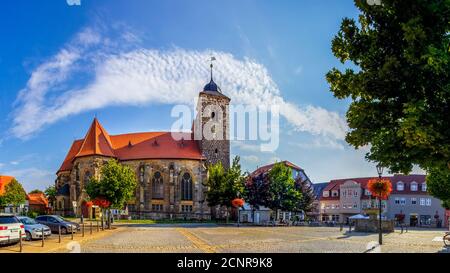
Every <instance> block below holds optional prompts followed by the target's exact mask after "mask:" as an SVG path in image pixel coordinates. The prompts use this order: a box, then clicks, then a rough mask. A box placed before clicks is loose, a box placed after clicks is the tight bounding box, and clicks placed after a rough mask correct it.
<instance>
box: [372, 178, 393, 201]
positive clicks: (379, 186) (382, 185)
mask: <svg viewBox="0 0 450 273" xmlns="http://www.w3.org/2000/svg"><path fill="white" fill-rule="evenodd" d="M367 187H368V189H369V191H370V192H371V193H372V195H373V196H375V197H377V198H381V199H383V200H386V199H388V197H389V195H390V194H391V191H392V184H391V181H390V180H389V179H381V180H380V179H378V178H374V179H370V180H369V183H368V185H367Z"/></svg>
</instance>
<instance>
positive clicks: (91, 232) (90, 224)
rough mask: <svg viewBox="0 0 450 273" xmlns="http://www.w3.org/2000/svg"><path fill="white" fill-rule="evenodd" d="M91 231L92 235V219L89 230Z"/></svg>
mask: <svg viewBox="0 0 450 273" xmlns="http://www.w3.org/2000/svg"><path fill="white" fill-rule="evenodd" d="M89 233H90V234H91V235H92V221H91V224H90V231H89Z"/></svg>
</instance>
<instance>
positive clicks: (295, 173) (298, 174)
mask: <svg viewBox="0 0 450 273" xmlns="http://www.w3.org/2000/svg"><path fill="white" fill-rule="evenodd" d="M280 163H282V164H284V165H285V166H286V167H288V168H290V169H291V170H292V178H294V179H295V180H297V179H299V180H301V181H302V182H306V184H307V185H309V187H313V183H312V182H311V180H310V179H309V177H308V176H307V175H306V173H305V170H303V169H302V168H300V167H299V166H297V165H295V164H294V163H292V162H290V161H287V160H285V161H281V162H280ZM275 164H276V163H273V164H269V165H265V166H262V167H258V168H257V169H256V170H255V171H254V172H252V173H251V174H250V177H257V176H260V175H264V174H267V173H269V172H270V170H272V168H273V167H274V166H275ZM256 212H258V213H259V214H260V215H261V216H260V217H259V218H258V219H262V218H264V219H265V218H267V216H270V214H272V218H273V215H274V214H275V213H274V212H273V213H272V211H271V210H270V209H268V208H266V207H264V206H260V208H259V209H258V210H256ZM268 212H270V213H268ZM294 214H297V215H298V216H299V217H301V218H302V219H303V218H304V217H305V215H303V214H298V213H293V212H290V211H279V217H280V219H283V220H287V219H291V218H292V217H293V216H294ZM263 215H264V216H263ZM249 219H252V218H249ZM256 220H257V218H256V216H255V221H256Z"/></svg>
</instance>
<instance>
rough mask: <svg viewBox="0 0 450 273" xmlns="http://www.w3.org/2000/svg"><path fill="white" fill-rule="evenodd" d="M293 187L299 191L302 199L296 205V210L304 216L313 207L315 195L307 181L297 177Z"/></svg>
mask: <svg viewBox="0 0 450 273" xmlns="http://www.w3.org/2000/svg"><path fill="white" fill-rule="evenodd" d="M295 185H296V188H297V190H299V191H301V193H302V197H301V199H300V202H299V204H298V209H299V210H301V211H303V212H304V213H305V214H306V213H308V212H311V211H312V209H313V207H314V205H313V203H314V200H315V195H314V189H313V187H312V184H311V182H310V181H309V180H307V179H303V178H302V177H298V178H297V179H296V180H295Z"/></svg>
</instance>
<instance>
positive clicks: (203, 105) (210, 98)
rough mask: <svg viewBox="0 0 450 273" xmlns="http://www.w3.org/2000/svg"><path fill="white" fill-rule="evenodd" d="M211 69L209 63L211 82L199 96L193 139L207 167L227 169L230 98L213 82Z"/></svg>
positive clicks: (228, 162)
mask: <svg viewBox="0 0 450 273" xmlns="http://www.w3.org/2000/svg"><path fill="white" fill-rule="evenodd" d="M212 60H214V59H212ZM212 69H213V65H212V63H211V80H210V82H209V83H208V84H207V85H205V87H204V88H203V91H201V92H200V94H199V98H198V103H197V117H196V119H195V121H194V137H195V140H197V141H198V143H199V147H200V151H201V152H202V154H203V156H204V157H205V158H206V164H207V165H210V164H216V163H217V162H222V165H223V166H224V167H225V168H226V169H228V168H229V167H230V134H229V130H230V129H229V128H230V119H229V105H230V98H228V97H227V96H225V95H224V94H223V93H222V91H221V90H220V87H219V86H218V85H217V84H216V83H215V82H214V80H213V72H212Z"/></svg>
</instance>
